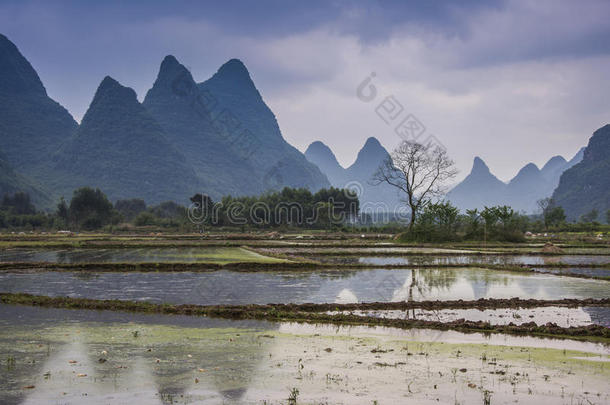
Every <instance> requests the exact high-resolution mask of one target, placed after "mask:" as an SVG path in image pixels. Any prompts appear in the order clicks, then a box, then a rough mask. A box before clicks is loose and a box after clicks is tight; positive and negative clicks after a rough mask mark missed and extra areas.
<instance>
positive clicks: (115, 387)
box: [0, 305, 610, 405]
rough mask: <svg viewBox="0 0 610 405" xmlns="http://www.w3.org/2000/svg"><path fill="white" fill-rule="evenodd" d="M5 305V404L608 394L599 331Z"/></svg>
mask: <svg viewBox="0 0 610 405" xmlns="http://www.w3.org/2000/svg"><path fill="white" fill-rule="evenodd" d="M0 314H1V316H0V325H1V326H2V328H0V359H1V363H2V364H0V366H1V367H2V368H3V370H2V373H1V374H0V387H1V390H0V403H3V404H7V405H12V404H37V405H38V404H57V403H61V404H107V403H112V404H133V403H146V404H174V403H179V404H220V403H222V404H263V403H266V404H286V403H291V402H289V401H288V399H289V398H293V399H296V400H297V402H296V403H299V404H301V403H302V404H313V403H315V404H319V403H329V404H339V403H343V404H372V403H377V404H395V403H413V404H428V403H430V404H432V403H450V404H455V403H460V404H477V403H478V404H482V403H486V402H485V401H486V400H487V401H489V402H490V403H509V402H510V403H514V402H518V403H536V402H538V403H540V402H541V401H545V402H546V403H558V404H571V403H572V404H577V403H589V402H590V403H598V404H599V403H607V402H608V401H610V390H609V388H608V384H607V381H608V379H609V378H610V362H608V359H610V350H609V348H608V347H607V346H605V345H603V344H599V343H590V342H576V341H561V340H553V339H541V338H531V337H506V336H491V337H486V336H484V335H481V334H469V335H464V334H461V333H458V332H453V331H447V332H443V331H431V330H425V329H419V330H410V331H403V330H395V329H391V328H367V327H330V326H324V325H320V326H316V325H301V324H292V323H270V322H253V321H249V322H244V321H219V320H209V319H205V318H196V319H193V318H188V317H177V316H159V315H154V316H152V315H133V314H129V315H125V314H119V313H111V312H93V311H69V310H56V309H41V308H28V307H10V306H3V305H0ZM292 403H295V402H292Z"/></svg>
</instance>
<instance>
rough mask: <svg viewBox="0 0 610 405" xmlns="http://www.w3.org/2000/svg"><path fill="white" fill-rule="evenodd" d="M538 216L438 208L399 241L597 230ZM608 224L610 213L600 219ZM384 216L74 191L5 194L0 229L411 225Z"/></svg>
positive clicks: (324, 200)
mask: <svg viewBox="0 0 610 405" xmlns="http://www.w3.org/2000/svg"><path fill="white" fill-rule="evenodd" d="M541 209H542V214H540V215H537V216H526V215H522V214H519V213H517V212H515V211H514V210H513V209H512V208H511V207H508V206H495V207H485V208H484V209H483V210H467V211H466V212H465V213H460V211H459V210H458V209H457V208H456V207H454V206H453V205H451V204H450V203H449V202H446V201H441V202H438V203H431V204H428V205H426V206H425V208H424V209H423V210H421V212H420V213H419V215H418V216H417V219H416V222H415V224H414V226H413V228H412V229H411V230H410V231H409V232H405V233H403V234H401V239H402V240H405V241H421V242H440V241H457V240H504V241H520V240H523V238H524V233H525V232H526V231H531V232H559V231H599V230H607V229H606V228H607V226H602V225H601V224H600V223H599V222H597V221H601V220H602V218H600V215H599V213H598V212H590V213H588V214H586V215H583V216H582V217H581V219H580V222H579V223H567V222H566V217H565V214H564V212H563V209H562V208H561V207H558V206H556V205H555V204H554V202H553V201H552V200H546V201H544V202H541ZM604 214H605V215H604V216H605V217H606V218H604V219H605V221H606V222H610V210H608V211H607V212H606V213H604ZM375 217H378V219H381V217H382V215H376V216H375V215H372V214H371V213H366V212H360V205H359V201H358V198H357V196H356V195H355V194H354V193H353V192H351V191H349V190H344V189H338V188H330V189H323V190H320V191H318V192H316V193H312V192H310V191H309V190H307V189H304V188H298V189H295V188H289V187H286V188H284V189H283V190H281V191H277V192H268V193H265V194H262V195H260V196H250V197H231V196H227V197H224V198H222V199H221V200H220V201H216V202H215V201H213V200H212V199H211V198H210V197H208V196H207V195H205V194H196V195H194V196H193V197H191V199H190V201H185V205H180V204H178V203H176V202H173V201H167V202H163V203H160V204H157V205H154V206H147V205H146V203H145V201H144V200H142V199H135V198H134V199H124V200H118V201H116V202H115V203H114V204H113V203H112V202H111V201H110V200H109V199H108V198H107V197H106V195H105V194H104V193H103V192H102V191H101V190H99V189H92V188H89V187H83V188H79V189H77V190H75V191H74V194H73V196H72V198H71V200H70V201H69V203H68V202H67V201H65V200H64V199H63V198H62V199H61V200H60V201H59V203H58V204H57V208H56V210H55V211H54V212H42V211H37V210H36V208H35V207H34V205H33V204H32V202H31V200H30V197H29V195H28V194H27V193H23V192H18V193H15V194H12V195H5V196H4V197H3V199H2V204H1V205H0V228H2V229H13V230H46V231H52V230H60V229H65V230H74V231H80V230H86V231H93V230H104V231H115V230H129V229H135V228H144V229H146V228H150V229H168V230H176V231H196V230H206V229H210V228H214V229H217V230H222V229H239V230H246V229H272V228H273V229H276V228H284V229H291V228H303V229H332V230H348V229H349V230H354V229H355V228H357V229H359V230H362V231H371V230H375V231H383V230H385V231H389V232H400V231H401V230H404V229H406V228H405V225H406V223H407V222H408V218H400V216H396V215H394V216H392V215H389V216H387V217H386V218H390V221H381V222H384V223H383V224H374V222H375V221H373V220H372V218H375Z"/></svg>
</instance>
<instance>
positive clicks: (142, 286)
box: [0, 268, 610, 305]
mask: <svg viewBox="0 0 610 405" xmlns="http://www.w3.org/2000/svg"><path fill="white" fill-rule="evenodd" d="M0 291H3V292H24V293H30V294H37V295H50V296H70V297H84V298H94V299H127V300H143V301H150V302H157V303H159V302H168V303H176V304H183V303H190V304H201V305H212V304H267V303H304V302H315V303H328V302H338V303H349V302H373V301H412V300H415V301H421V300H454V299H464V300H472V299H479V298H512V297H519V298H537V299H561V298H578V299H581V298H607V297H608V295H609V293H610V282H608V281H603V280H590V279H580V278H572V277H559V276H555V275H551V274H540V273H523V272H504V271H498V270H488V269H480V268H445V269H415V270H406V269H404V270H403V269H400V270H388V269H377V270H359V271H356V270H353V271H318V272H312V271H304V272H296V271H290V272H272V273H265V272H257V273H244V272H230V271H217V272H212V273H192V272H180V273H93V272H91V273H89V272H87V273H85V272H61V273H57V272H43V273H25V274H19V273H0Z"/></svg>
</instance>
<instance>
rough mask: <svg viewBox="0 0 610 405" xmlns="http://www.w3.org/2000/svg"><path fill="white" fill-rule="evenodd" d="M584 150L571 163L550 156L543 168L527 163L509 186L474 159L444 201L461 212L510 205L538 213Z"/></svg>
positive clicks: (479, 160) (580, 158) (478, 159)
mask: <svg viewBox="0 0 610 405" xmlns="http://www.w3.org/2000/svg"><path fill="white" fill-rule="evenodd" d="M584 149H585V148H581V149H580V150H579V151H578V152H577V153H576V155H574V157H573V158H572V159H570V161H566V160H565V159H564V158H563V157H562V156H553V157H552V158H551V159H549V161H548V162H547V163H546V164H545V165H544V166H543V167H542V169H539V168H538V166H536V165H535V164H534V163H528V164H527V165H525V166H523V168H521V170H519V172H518V173H517V175H516V176H515V177H513V178H512V179H511V180H510V181H509V182H508V183H504V182H503V181H501V180H499V179H498V178H497V177H496V176H494V175H493V173H491V171H490V170H489V167H488V166H487V165H486V164H485V162H484V161H483V159H481V158H480V157H478V156H477V157H475V158H474V162H473V164H472V170H471V171H470V174H469V175H468V176H466V178H465V179H464V180H462V181H461V182H460V183H459V184H458V185H457V186H455V187H454V188H453V189H451V191H449V193H447V199H448V200H449V201H451V202H452V203H453V204H454V205H456V206H457V207H458V208H460V209H461V210H466V209H472V208H479V209H480V208H483V207H484V206H488V207H490V206H494V205H509V206H511V207H512V208H513V209H515V210H517V211H522V212H526V213H528V214H531V213H534V212H536V211H537V210H538V207H537V204H536V202H537V201H538V200H540V199H542V198H546V197H550V196H551V195H552V194H553V190H555V188H556V187H557V185H558V184H559V178H560V177H561V175H562V173H563V172H564V171H566V170H567V169H569V168H570V167H572V166H574V165H575V164H577V163H579V162H580V161H581V160H582V157H583V152H584Z"/></svg>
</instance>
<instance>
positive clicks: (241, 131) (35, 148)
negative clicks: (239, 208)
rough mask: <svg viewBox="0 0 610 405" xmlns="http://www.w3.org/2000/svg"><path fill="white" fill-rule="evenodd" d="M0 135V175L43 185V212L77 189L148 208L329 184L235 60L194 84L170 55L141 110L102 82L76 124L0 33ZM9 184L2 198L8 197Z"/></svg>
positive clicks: (126, 92)
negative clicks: (196, 197) (200, 195)
mask: <svg viewBox="0 0 610 405" xmlns="http://www.w3.org/2000/svg"><path fill="white" fill-rule="evenodd" d="M0 135H1V137H0V152H1V153H3V156H5V159H6V160H5V161H3V166H2V167H3V168H4V169H3V172H6V173H7V175H9V173H10V171H11V170H13V171H15V172H17V173H20V174H21V175H22V176H23V179H28V180H27V182H31V183H32V184H34V185H35V184H40V185H44V187H42V186H40V187H39V191H38V192H36V193H35V194H36V195H38V194H40V198H38V197H37V198H34V201H35V202H36V203H37V204H39V205H41V204H42V205H46V206H48V204H45V202H48V201H56V200H57V199H58V197H59V196H62V195H63V196H66V197H67V198H69V197H70V196H71V194H72V190H73V189H75V188H77V187H80V186H92V187H99V188H101V189H102V190H103V191H104V192H105V193H107V194H108V196H109V198H110V199H112V200H116V199H120V198H128V197H139V198H143V199H145V200H146V201H147V202H148V203H158V202H161V201H166V200H175V201H185V200H186V199H187V198H188V197H189V196H192V195H193V194H194V193H196V192H204V193H207V194H209V195H211V196H212V197H213V198H214V199H220V198H221V197H222V196H223V195H227V194H232V195H249V194H260V193H263V192H265V191H268V190H273V189H279V188H282V187H284V186H290V187H306V188H308V189H310V190H312V191H316V190H318V189H320V188H324V187H328V186H330V184H329V182H328V180H327V179H326V176H325V175H324V174H323V173H322V172H321V171H320V170H319V169H318V168H317V167H316V166H315V165H314V164H312V163H310V162H309V161H308V160H307V159H306V158H305V156H304V155H303V154H302V153H301V152H299V151H298V150H297V149H296V148H294V147H293V146H291V145H290V144H288V143H287V142H286V141H285V140H284V138H283V137H282V134H281V132H280V129H279V126H278V124H277V121H276V119H275V116H274V114H273V112H272V111H271V110H270V109H269V108H268V107H267V105H266V104H265V102H264V101H263V99H262V97H261V95H260V93H259V92H258V90H257V89H256V87H255V86H254V83H253V82H252V80H251V78H250V75H249V73H248V70H247V69H246V67H245V66H244V65H243V63H241V62H240V61H239V60H237V59H232V60H230V61H228V62H227V63H225V64H224V65H223V66H221V67H220V69H219V70H218V72H217V73H216V74H215V75H214V76H213V77H212V78H210V79H209V80H207V81H205V82H202V83H196V82H195V81H194V80H193V77H192V76H191V74H190V72H189V71H188V70H187V69H186V68H185V67H184V66H183V65H181V64H180V63H179V62H178V61H177V60H176V59H175V58H174V57H173V56H168V57H166V58H165V59H164V60H163V62H162V63H161V66H160V69H159V74H158V77H157V80H156V81H155V83H154V85H153V87H152V88H151V89H150V90H149V92H148V93H147V95H146V97H145V99H144V102H143V103H139V102H138V100H137V97H136V94H135V92H134V91H133V90H132V89H130V88H128V87H124V86H122V85H121V84H120V83H118V82H117V81H116V80H114V79H112V78H111V77H106V78H104V79H103V80H102V82H101V83H100V85H99V87H98V89H97V91H96V93H95V96H94V97H93V101H92V102H91V104H90V106H89V109H88V110H87V112H86V114H85V115H84V117H83V119H82V122H81V124H80V125H78V124H77V123H76V121H75V120H74V119H73V118H72V116H71V115H70V114H69V113H68V111H67V110H66V109H65V108H63V107H62V106H61V105H59V104H58V103H57V102H55V101H54V100H52V99H51V98H49V97H48V95H47V93H46V90H45V88H44V86H43V84H42V82H41V80H40V78H39V77H38V74H37V73H36V71H35V70H34V68H33V67H32V66H31V65H30V63H29V62H28V61H27V60H26V59H25V58H24V57H23V55H22V54H21V53H20V52H19V50H18V49H17V47H16V46H15V45H14V44H13V43H12V42H11V41H10V40H9V39H8V38H6V37H5V36H2V35H0ZM24 181H26V180H24ZM9 183H10V182H7V187H4V186H3V187H2V188H1V189H0V191H1V192H2V193H5V192H11V191H12V189H11V187H10V184H9ZM12 183H13V184H14V183H15V181H12ZM43 190H45V191H43ZM45 194H46V195H48V197H49V198H42V195H45Z"/></svg>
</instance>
